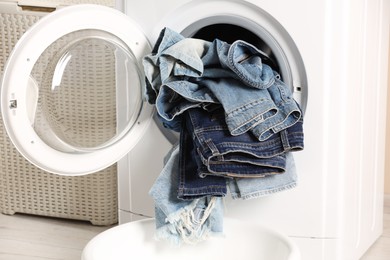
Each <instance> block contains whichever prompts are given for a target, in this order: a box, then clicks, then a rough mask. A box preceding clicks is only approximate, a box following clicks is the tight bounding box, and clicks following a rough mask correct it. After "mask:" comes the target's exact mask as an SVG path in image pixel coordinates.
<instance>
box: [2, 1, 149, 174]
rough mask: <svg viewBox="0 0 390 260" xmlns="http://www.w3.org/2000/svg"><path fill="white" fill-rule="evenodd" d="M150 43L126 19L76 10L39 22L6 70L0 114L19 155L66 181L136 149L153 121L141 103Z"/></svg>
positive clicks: (104, 11) (93, 9) (110, 12)
mask: <svg viewBox="0 0 390 260" xmlns="http://www.w3.org/2000/svg"><path fill="white" fill-rule="evenodd" d="M150 51H151V47H150V45H149V44H148V41H147V39H146V37H145V36H144V35H143V33H142V32H141V31H140V30H139V29H138V27H137V26H136V24H135V23H134V22H133V21H132V20H130V19H129V17H127V16H126V15H124V14H123V13H121V12H119V11H117V10H114V9H112V8H108V7H102V6H95V5H77V6H71V7H66V8H63V9H60V10H58V11H56V12H54V13H51V14H49V15H47V16H45V17H44V18H42V19H41V20H40V21H39V22H38V23H36V24H35V25H34V26H33V27H32V28H31V29H30V30H29V31H27V32H26V33H25V34H24V35H23V36H22V38H21V39H20V41H19V42H18V43H17V45H16V46H15V48H14V50H13V52H12V53H11V55H10V58H9V60H8V62H7V65H6V67H5V70H4V75H3V80H2V85H1V86H2V89H1V111H2V116H3V121H4V125H5V128H6V131H7V133H8V135H9V137H10V139H11V141H12V142H13V144H14V145H15V146H16V148H17V149H18V150H19V152H20V153H21V154H22V155H23V156H24V157H25V158H26V159H28V160H29V161H30V162H31V163H33V164H35V165H36V166H38V167H40V168H42V169H44V170H46V171H48V172H52V173H56V174H62V175H81V174H87V173H92V172H96V171H99V170H101V169H103V168H105V167H107V166H109V165H111V164H113V163H115V162H116V161H117V160H119V159H120V158H121V157H123V156H124V155H125V154H126V153H128V152H129V151H130V150H131V148H132V147H133V146H134V145H135V144H136V143H137V142H138V140H139V138H140V137H141V136H142V135H143V133H144V130H145V129H146V128H147V127H148V125H149V123H150V121H151V120H152V117H153V116H152V115H153V108H152V107H151V106H150V105H148V104H147V103H146V102H144V101H143V95H142V94H143V93H142V89H143V84H144V76H143V73H142V66H141V59H142V57H143V56H144V55H146V54H147V53H149V52H150Z"/></svg>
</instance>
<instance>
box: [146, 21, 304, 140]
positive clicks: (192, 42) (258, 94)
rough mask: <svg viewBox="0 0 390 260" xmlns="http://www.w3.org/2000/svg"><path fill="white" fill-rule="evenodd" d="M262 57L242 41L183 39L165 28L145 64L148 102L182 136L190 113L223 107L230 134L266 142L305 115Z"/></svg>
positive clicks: (168, 125) (256, 50)
mask: <svg viewBox="0 0 390 260" xmlns="http://www.w3.org/2000/svg"><path fill="white" fill-rule="evenodd" d="M264 56H265V54H264V53H263V52H261V51H260V50H258V49H256V48H255V47H254V46H252V45H250V44H248V43H245V42H243V41H236V42H234V43H233V44H231V45H230V44H228V43H226V42H222V41H220V40H218V39H216V40H215V41H213V42H206V41H203V40H197V39H185V38H183V36H181V35H180V34H178V33H175V32H173V31H171V30H170V29H168V28H165V29H164V30H163V31H162V32H161V35H160V38H159V40H158V41H157V44H156V46H155V48H154V50H153V53H152V54H150V55H148V56H146V57H145V58H144V60H143V65H144V69H145V75H146V94H147V99H148V101H149V102H150V103H152V104H153V103H155V104H156V108H157V111H158V113H159V116H161V117H162V118H163V119H164V120H163V122H164V124H165V125H166V127H168V128H170V129H174V130H176V131H180V129H178V126H179V125H180V124H178V123H177V121H182V114H183V112H184V111H186V110H188V109H191V108H198V107H205V106H208V105H210V104H221V105H222V107H223V108H224V110H225V117H226V119H225V120H226V123H227V126H228V129H229V131H230V133H231V134H232V135H240V134H242V133H245V132H246V131H249V130H251V131H252V130H253V131H254V134H255V136H256V137H258V138H259V140H261V141H263V140H266V139H267V138H269V137H270V136H272V134H274V133H276V132H278V131H281V130H283V129H286V128H288V127H289V126H291V125H293V124H294V123H295V122H298V121H299V119H300V118H301V110H300V108H299V106H298V105H297V104H296V102H295V101H294V100H293V98H292V94H291V91H290V89H289V87H288V86H286V85H285V84H284V83H283V82H282V81H280V80H278V78H279V76H278V74H277V73H276V72H273V71H272V69H271V67H270V66H268V65H267V64H263V63H262V57H264Z"/></svg>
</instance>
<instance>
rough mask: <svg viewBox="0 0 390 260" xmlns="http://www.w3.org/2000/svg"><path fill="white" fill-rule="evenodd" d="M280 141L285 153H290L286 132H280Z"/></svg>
mask: <svg viewBox="0 0 390 260" xmlns="http://www.w3.org/2000/svg"><path fill="white" fill-rule="evenodd" d="M280 139H281V140H282V145H283V148H284V151H285V152H287V151H290V150H291V146H290V143H289V141H288V134H287V130H282V131H280Z"/></svg>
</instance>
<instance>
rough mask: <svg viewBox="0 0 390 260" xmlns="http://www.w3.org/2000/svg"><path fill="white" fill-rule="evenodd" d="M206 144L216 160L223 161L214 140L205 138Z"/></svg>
mask: <svg viewBox="0 0 390 260" xmlns="http://www.w3.org/2000/svg"><path fill="white" fill-rule="evenodd" d="M206 144H207V146H208V147H209V149H210V150H211V153H212V155H213V156H216V158H217V160H218V161H223V155H220V153H219V151H218V148H217V147H216V146H215V144H214V142H213V141H212V140H211V139H207V140H206Z"/></svg>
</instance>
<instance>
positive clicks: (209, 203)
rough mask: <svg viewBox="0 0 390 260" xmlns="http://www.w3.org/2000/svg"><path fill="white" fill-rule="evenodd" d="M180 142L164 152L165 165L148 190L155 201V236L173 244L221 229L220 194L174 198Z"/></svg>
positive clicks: (205, 237)
mask: <svg viewBox="0 0 390 260" xmlns="http://www.w3.org/2000/svg"><path fill="white" fill-rule="evenodd" d="M178 175H179V146H174V147H173V148H172V149H171V151H170V152H169V153H168V154H167V156H166V161H165V166H164V168H163V170H162V172H161V174H160V175H159V177H158V178H157V179H156V181H155V183H154V184H153V186H152V188H151V190H150V191H149V194H150V195H151V196H152V198H153V200H154V202H155V213H156V214H155V217H156V238H157V239H162V240H167V241H170V242H171V243H173V244H174V245H180V244H182V243H190V244H194V243H198V242H200V241H203V240H205V239H207V238H208V237H209V236H213V235H219V234H222V232H223V203H222V198H220V197H213V196H205V197H202V198H198V199H194V200H180V199H178V198H177V187H178V180H179V176H178Z"/></svg>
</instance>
